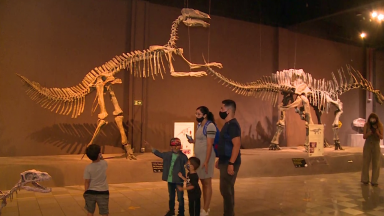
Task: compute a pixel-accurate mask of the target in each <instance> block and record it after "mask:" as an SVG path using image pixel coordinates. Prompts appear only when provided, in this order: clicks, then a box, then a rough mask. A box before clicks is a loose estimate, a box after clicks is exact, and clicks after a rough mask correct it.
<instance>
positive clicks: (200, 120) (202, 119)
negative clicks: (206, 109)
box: [196, 117, 204, 123]
mask: <svg viewBox="0 0 384 216" xmlns="http://www.w3.org/2000/svg"><path fill="white" fill-rule="evenodd" d="M196 121H197V122H199V123H200V122H202V121H204V117H201V118H196Z"/></svg>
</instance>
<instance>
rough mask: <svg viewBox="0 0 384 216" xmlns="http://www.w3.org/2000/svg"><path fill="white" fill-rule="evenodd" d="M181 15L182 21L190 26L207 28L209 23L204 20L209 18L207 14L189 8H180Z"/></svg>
mask: <svg viewBox="0 0 384 216" xmlns="http://www.w3.org/2000/svg"><path fill="white" fill-rule="evenodd" d="M181 16H182V18H183V23H184V24H185V25H186V26H190V27H198V26H202V27H205V28H207V27H209V23H207V22H205V21H204V20H208V19H211V17H210V16H209V15H208V14H206V13H203V12H201V11H199V10H194V9H191V8H183V9H181Z"/></svg>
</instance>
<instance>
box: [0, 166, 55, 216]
mask: <svg viewBox="0 0 384 216" xmlns="http://www.w3.org/2000/svg"><path fill="white" fill-rule="evenodd" d="M51 179H52V177H51V176H50V175H49V174H48V173H46V172H40V171H37V170H34V169H33V170H27V171H24V172H22V173H20V180H19V182H17V183H16V185H15V186H13V188H12V189H11V190H9V191H4V192H3V191H0V200H1V203H0V215H1V209H2V208H4V207H5V206H6V205H7V199H8V198H9V199H10V200H11V201H12V199H13V193H15V192H16V193H17V190H21V189H24V190H27V191H33V192H40V193H49V192H51V191H52V189H51V188H46V187H44V186H42V185H40V184H39V183H38V182H41V181H49V180H51ZM28 183H31V184H32V186H25V185H26V184H28Z"/></svg>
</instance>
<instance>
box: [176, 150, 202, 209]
mask: <svg viewBox="0 0 384 216" xmlns="http://www.w3.org/2000/svg"><path fill="white" fill-rule="evenodd" d="M186 166H187V169H188V171H189V172H188V174H187V178H185V177H184V176H183V174H182V173H181V172H179V177H180V178H181V179H183V180H184V181H186V182H187V186H186V187H185V188H183V187H181V186H178V187H177V188H178V189H179V191H183V190H188V201H189V215H190V216H200V198H201V189H200V186H199V176H198V175H197V173H196V170H197V168H199V166H200V160H199V158H197V157H191V158H189V160H188V163H187V164H186Z"/></svg>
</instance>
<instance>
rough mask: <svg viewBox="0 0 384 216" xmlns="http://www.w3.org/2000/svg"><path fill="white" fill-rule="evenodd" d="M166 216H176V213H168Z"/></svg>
mask: <svg viewBox="0 0 384 216" xmlns="http://www.w3.org/2000/svg"><path fill="white" fill-rule="evenodd" d="M165 216H175V212H171V211H168V212H167V214H165Z"/></svg>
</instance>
